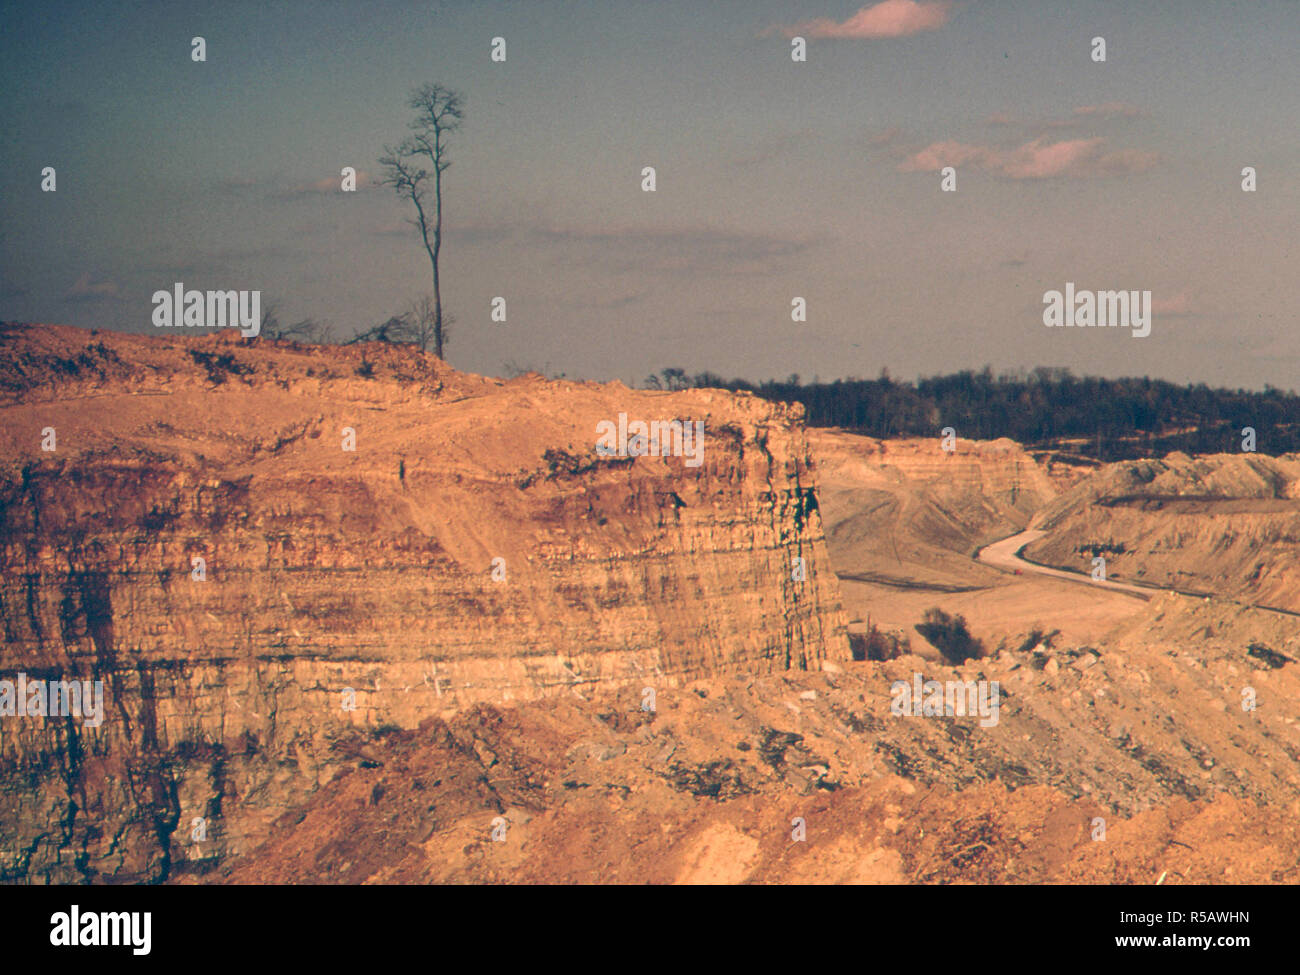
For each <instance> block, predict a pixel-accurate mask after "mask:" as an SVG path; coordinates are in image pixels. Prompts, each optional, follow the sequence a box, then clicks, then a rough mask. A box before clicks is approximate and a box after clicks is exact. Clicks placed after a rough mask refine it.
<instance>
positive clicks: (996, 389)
mask: <svg viewBox="0 0 1300 975" xmlns="http://www.w3.org/2000/svg"><path fill="white" fill-rule="evenodd" d="M645 385H646V386H647V387H648V388H651V389H686V388H690V387H714V388H720V389H730V390H741V389H744V390H749V391H750V392H752V393H754V394H755V395H758V396H761V397H763V398H764V399H769V400H784V401H786V402H794V403H802V404H803V405H804V408H805V409H806V411H807V420H808V424H809V425H810V426H816V427H842V428H844V429H846V430H851V431H853V432H855V433H861V434H863V435H865V436H869V437H876V438H880V439H884V438H888V437H929V436H933V437H938V436H939V435H940V431H941V430H942V429H943V428H944V427H952V428H953V429H954V430H956V432H957V436H959V437H964V438H969V439H972V440H992V439H996V438H998V437H1010V438H1011V439H1012V440H1016V441H1018V442H1020V443H1021V444H1023V445H1025V446H1026V447H1027V448H1030V449H1035V450H1056V451H1061V452H1063V453H1072V454H1080V455H1084V456H1087V457H1092V458H1095V459H1097V460H1103V461H1114V460H1131V459H1134V458H1138V457H1159V456H1163V455H1164V454H1166V453H1169V452H1170V451H1174V450H1182V451H1186V452H1187V453H1189V454H1197V453H1235V452H1238V451H1240V450H1241V449H1242V440H1243V435H1242V429H1243V428H1244V427H1253V428H1254V430H1255V437H1256V449H1257V450H1258V451H1259V452H1261V453H1266V454H1285V453H1291V452H1296V451H1300V396H1297V395H1296V394H1295V393H1294V392H1283V391H1282V390H1279V389H1276V388H1274V387H1272V386H1266V387H1265V388H1264V391H1263V392H1252V391H1248V390H1242V389H1237V390H1230V389H1212V388H1210V387H1208V386H1206V385H1204V384H1199V385H1195V386H1192V385H1188V386H1178V385H1175V384H1173V383H1169V382H1165V381H1163V380H1158V379H1145V378H1144V379H1097V378H1095V377H1091V376H1075V375H1072V374H1071V373H1070V370H1068V369H1057V368H1039V369H1035V370H1033V371H1032V372H1023V371H1021V372H1013V373H1003V374H1000V375H996V376H995V375H994V374H993V371H992V369H990V368H989V367H988V366H985V367H984V369H983V370H982V371H980V372H973V371H971V370H965V371H962V372H958V373H955V374H954V375H950V376H934V377H930V378H926V379H919V380H917V381H916V382H899V381H897V380H894V379H891V378H890V377H889V373H888V371H887V370H886V371H883V372H882V373H881V375H880V378H879V379H845V380H836V381H835V382H832V383H822V382H814V383H807V384H805V383H801V382H800V380H799V376H797V375H794V376H790V377H789V378H788V379H786V380H784V381H778V380H767V381H766V382H763V383H759V384H757V385H755V384H754V383H750V382H746V381H745V380H743V379H723V378H722V377H721V376H718V375H715V374H713V373H708V372H705V373H700V374H698V375H695V376H688V375H687V374H686V372H685V370H683V369H677V368H672V369H664V370H663V371H662V372H661V373H659V375H657V376H649V377H647V379H646V384H645Z"/></svg>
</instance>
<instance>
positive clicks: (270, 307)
mask: <svg viewBox="0 0 1300 975" xmlns="http://www.w3.org/2000/svg"><path fill="white" fill-rule="evenodd" d="M326 332H327V329H326V327H325V326H324V325H322V324H321V323H320V322H318V321H316V319H314V318H304V319H303V320H302V321H300V322H294V323H293V324H292V325H289V324H286V323H283V322H281V321H280V303H279V302H278V301H268V302H267V303H266V307H265V308H263V309H262V325H261V328H260V329H258V335H261V336H264V337H266V338H268V339H291V340H293V341H295V342H310V343H316V344H319V343H321V342H324V341H325V338H326Z"/></svg>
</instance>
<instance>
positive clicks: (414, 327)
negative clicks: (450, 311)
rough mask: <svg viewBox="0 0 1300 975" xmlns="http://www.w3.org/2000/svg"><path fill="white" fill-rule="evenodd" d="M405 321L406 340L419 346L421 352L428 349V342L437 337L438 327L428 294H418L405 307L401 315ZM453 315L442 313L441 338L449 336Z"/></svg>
mask: <svg viewBox="0 0 1300 975" xmlns="http://www.w3.org/2000/svg"><path fill="white" fill-rule="evenodd" d="M402 317H403V318H405V319H406V322H407V326H408V329H407V332H408V335H409V338H407V339H406V341H408V342H412V343H414V344H415V345H418V346H419V347H420V350H421V351H423V352H428V351H429V343H430V342H437V341H438V338H439V329H438V310H437V307H436V306H435V305H434V303H433V299H431V298H430V297H429V296H428V295H420V297H418V298H416V299H415V300H414V301H413V302H411V304H410V306H409V307H408V308H407V309H406V312H405V314H404V315H403V316H402ZM455 320H456V319H455V316H454V315H444V316H443V317H442V329H441V336H442V340H443V341H446V340H447V339H449V338H450V337H451V334H450V332H451V330H450V326H451V324H452V322H454V321H455Z"/></svg>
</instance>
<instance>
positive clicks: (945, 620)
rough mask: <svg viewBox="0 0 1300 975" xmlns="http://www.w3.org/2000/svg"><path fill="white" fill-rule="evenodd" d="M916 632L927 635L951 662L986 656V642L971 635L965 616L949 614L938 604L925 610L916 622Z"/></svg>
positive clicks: (961, 661) (956, 662) (955, 662)
mask: <svg viewBox="0 0 1300 975" xmlns="http://www.w3.org/2000/svg"><path fill="white" fill-rule="evenodd" d="M916 632H917V633H920V634H921V636H923V637H925V638H926V639H927V640H929V641H930V642H931V643H932V644H934V646H935V648H936V649H938V651H939V652H940V653H941V654H943V656H944V659H946V660H947V661H948V662H949V663H954V664H960V663H964V662H965V661H967V660H971V659H973V658H975V657H982V656H984V644H982V643H981V642H980V641H979V640H976V639H975V638H974V637H973V636H971V635H970V631H969V630H967V629H966V618H965V617H964V616H949V615H948V614H947V613H945V612H944V611H943V610H941V609H939V608H938V607H937V606H936V607H934V608H933V609H927V610H926V611H925V618H924V620H923V621H922V622H920V623H917V624H916Z"/></svg>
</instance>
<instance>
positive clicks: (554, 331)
mask: <svg viewBox="0 0 1300 975" xmlns="http://www.w3.org/2000/svg"><path fill="white" fill-rule="evenodd" d="M877 6H879V7H882V8H883V9H874V10H873V9H870V8H873V7H877ZM0 9H2V10H3V12H2V13H0V36H3V38H4V40H3V42H2V43H3V58H0V83H3V86H4V90H5V92H6V103H7V112H6V116H7V118H6V129H7V130H8V131H7V134H6V138H5V140H4V143H3V146H2V147H0V162H2V163H3V176H2V177H0V178H2V179H3V185H2V186H0V235H2V236H0V317H3V318H5V319H16V320H24V321H42V322H59V323H67V324H74V325H81V326H87V327H90V326H99V327H106V328H118V329H123V330H130V331H139V332H145V331H152V327H151V326H150V312H151V310H152V306H151V304H150V296H151V295H152V293H153V292H154V291H156V290H158V289H160V288H164V289H166V288H170V287H171V285H172V284H173V283H174V282H176V281H183V282H184V283H185V284H186V286H187V287H195V288H200V289H205V288H222V289H225V288H248V289H252V288H257V289H260V290H261V291H262V292H263V300H264V301H266V300H275V301H277V302H279V304H280V305H281V306H282V308H283V309H284V312H285V314H286V315H287V316H288V317H290V318H298V317H302V316H306V315H311V316H314V317H317V318H320V319H324V320H326V321H328V322H329V323H330V324H331V325H332V326H333V327H334V328H335V330H336V331H337V332H338V333H339V334H341V335H350V334H352V333H353V332H355V331H357V330H358V329H360V328H362V327H365V326H368V325H372V324H374V323H376V322H378V321H381V320H383V319H384V318H387V317H388V316H389V315H391V314H394V313H396V312H398V311H400V310H401V309H402V308H403V307H404V306H405V304H406V303H407V302H408V301H409V300H410V299H412V298H414V297H416V296H417V295H418V294H420V293H422V292H423V291H427V290H428V288H429V283H428V281H429V270H428V263H427V259H426V257H425V256H424V254H423V251H422V250H421V248H420V246H419V244H418V242H417V239H416V237H415V236H414V231H412V230H411V229H410V228H409V227H407V226H406V224H405V223H404V221H405V218H406V217H407V216H408V214H407V212H406V210H405V209H404V208H403V205H402V204H401V203H400V201H398V200H397V199H396V198H395V197H393V195H392V194H391V192H389V191H387V190H385V189H384V188H382V187H376V188H368V189H363V190H362V191H360V192H357V193H355V194H342V193H340V192H338V189H337V187H338V173H339V170H340V169H341V168H342V167H343V166H349V165H350V166H354V167H356V168H357V169H358V170H360V171H362V172H363V173H368V174H371V175H374V174H376V173H377V172H378V166H377V164H376V160H377V159H378V157H379V155H380V154H381V152H382V148H383V145H384V144H385V143H386V142H396V141H398V140H400V138H401V137H402V136H403V134H404V133H405V131H406V129H405V126H406V122H407V120H408V117H409V111H408V109H407V108H406V106H405V98H406V95H407V92H408V91H409V90H410V89H411V88H412V87H414V86H415V85H417V84H420V83H422V82H425V81H436V82H439V83H441V84H444V85H447V86H450V87H454V88H456V89H458V90H460V91H461V92H463V94H464V97H465V108H466V118H465V124H464V126H463V128H462V129H461V131H460V132H458V133H456V135H455V137H454V140H455V141H454V143H453V149H452V160H453V166H452V168H451V169H450V170H449V172H448V173H447V175H446V220H447V226H446V239H445V244H444V262H443V294H444V301H445V305H446V309H447V311H448V312H449V313H450V314H452V315H454V316H455V318H456V322H455V324H454V325H453V327H452V332H451V337H450V342H449V345H448V350H447V351H448V359H449V360H450V361H451V362H452V363H453V364H454V365H456V366H458V367H460V368H464V369H469V370H472V371H476V372H484V373H496V374H499V373H501V372H502V371H503V370H504V369H505V368H506V367H507V364H510V363H513V364H515V365H516V366H519V367H534V368H538V369H542V370H544V371H548V372H551V373H558V372H564V373H566V374H567V375H569V376H570V377H584V378H594V379H613V378H618V379H623V380H624V381H626V382H633V381H640V380H641V379H642V378H643V377H644V376H645V375H646V373H648V372H651V371H655V370H658V369H659V368H661V367H663V366H682V367H684V368H686V369H687V370H688V371H691V372H694V371H701V370H704V369H710V370H713V371H715V372H719V373H722V374H724V375H728V376H731V375H740V376H746V377H748V378H752V379H758V378H765V377H768V376H779V377H784V376H786V375H788V374H790V373H799V374H800V375H802V376H804V377H805V378H811V377H813V376H814V375H816V376H820V377H821V378H822V379H832V378H835V377H840V376H849V375H858V376H874V375H876V374H877V373H878V372H879V371H880V369H881V368H882V367H884V366H888V367H889V369H890V370H891V372H892V373H893V374H894V375H895V376H898V377H912V376H915V375H918V374H934V373H941V372H948V371H951V370H955V369H960V368H968V367H970V368H978V367H980V366H982V365H984V364H985V363H989V364H991V365H992V366H993V367H994V368H995V369H998V370H1000V369H1007V368H1015V367H1033V366H1036V365H1058V366H1068V367H1070V368H1072V369H1074V370H1075V371H1076V372H1088V373H1096V374H1103V375H1134V374H1149V375H1152V376H1160V377H1164V378H1169V379H1173V380H1175V381H1180V382H1181V381H1205V382H1209V383H1212V384H1225V385H1231V386H1238V385H1241V386H1246V387H1262V386H1263V385H1264V384H1265V383H1272V384H1274V385H1278V386H1281V387H1283V388H1293V387H1297V386H1300V383H1297V382H1296V380H1295V376H1296V367H1297V365H1298V364H1300V334H1297V329H1296V325H1297V314H1296V310H1295V302H1294V297H1293V294H1292V292H1293V290H1294V285H1293V282H1294V280H1295V279H1296V273H1295V266H1296V258H1297V254H1296V243H1295V242H1296V237H1297V233H1296V231H1297V218H1300V127H1297V126H1296V124H1295V119H1296V118H1297V117H1300V68H1298V67H1297V59H1296V57H1295V52H1296V51H1297V50H1300V4H1297V3H1295V2H1256V3H1236V4H1211V3H1209V2H1180V3H1173V2H1158V0H1155V2H1146V3H1115V2H1092V3H1090V2H1077V0H1076V2H1068V3H1067V2H1064V0H1062V2H1049V0H1044V2H1028V0H1021V2H1014V3H1013V2H999V0H968V2H956V3H951V4H942V3H914V2H912V0H886V2H885V4H883V5H873V4H865V5H864V4H863V3H860V2H833V0H816V2H797V3H792V2H787V3H769V2H762V0H754V2H739V0H737V2H710V3H703V2H700V3H675V2H651V0H640V2H623V0H609V2H603V3H582V2H565V3H551V2H537V0H529V2H524V3H490V2H476V3H442V4H439V3H422V4H409V3H384V2H378V3H366V4H342V3H292V2H282V3H252V2H249V3H243V2H237V3H229V4H221V5H211V4H198V3H185V2H173V3H166V4H161V3H137V4H111V3H109V4H100V3H86V4H80V3H62V4H61V3H51V4H40V5H32V6H30V7H29V6H18V5H12V4H6V5H4V6H3V8H0ZM800 32H801V33H802V34H805V35H808V36H809V44H808V60H807V62H806V63H794V62H793V61H792V60H791V58H790V42H789V40H788V35H789V34H791V33H800ZM195 35H201V36H203V37H204V38H205V39H206V41H207V55H208V59H207V61H206V63H202V64H196V63H194V62H192V61H191V60H190V56H189V52H190V38H191V37H193V36H195ZM822 35H838V36H822ZM495 36H501V37H504V38H505V39H506V44H507V58H506V61H505V63H494V62H492V61H491V60H490V58H489V50H490V44H491V40H492V38H493V37H495ZM1094 36H1103V37H1105V38H1106V43H1107V60H1106V62H1105V63H1102V64H1099V63H1095V62H1093V61H1092V60H1091V59H1090V57H1089V52H1090V40H1091V38H1092V37H1094ZM948 160H953V161H955V162H956V168H957V173H958V176H957V181H958V182H957V191H956V192H955V193H942V192H940V189H939V175H938V172H937V169H936V164H937V163H939V162H943V161H948ZM44 166H54V167H55V168H56V170H57V172H58V189H57V192H55V193H52V194H51V193H42V192H40V171H41V169H42V167H44ZM644 166H654V167H655V168H656V172H657V182H658V189H657V191H656V192H655V193H644V192H642V190H641V185H640V184H641V177H640V172H641V169H642V167H644ZM1244 166H1253V167H1255V168H1256V169H1257V171H1258V180H1259V189H1258V191H1257V192H1255V193H1243V192H1242V190H1241V185H1240V184H1241V177H1240V172H1241V169H1242V167H1244ZM1066 281H1073V282H1075V283H1076V285H1077V286H1078V287H1080V288H1093V289H1112V288H1115V289H1118V288H1125V289H1137V290H1150V291H1152V294H1153V301H1154V303H1155V308H1156V310H1155V314H1154V321H1153V326H1152V333H1151V336H1150V337H1149V338H1146V339H1134V338H1132V337H1131V336H1130V335H1129V334H1128V333H1127V332H1125V331H1115V330H1105V331H1078V332H1076V331H1074V330H1066V329H1060V330H1056V329H1047V328H1044V327H1043V324H1042V319H1041V313H1042V296H1043V293H1044V292H1045V291H1048V290H1050V289H1060V288H1062V287H1063V286H1064V284H1065V282H1066ZM497 295H501V296H504V297H505V298H506V299H507V303H508V311H509V316H508V321H507V322H506V323H504V324H501V323H493V322H491V321H490V318H489V314H490V304H491V300H492V298H493V297H495V296H497ZM795 296H801V297H804V298H806V299H807V302H808V321H807V322H806V323H794V322H791V321H790V313H789V310H790V301H791V298H793V297H795Z"/></svg>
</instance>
